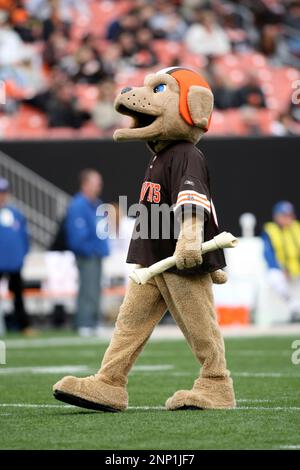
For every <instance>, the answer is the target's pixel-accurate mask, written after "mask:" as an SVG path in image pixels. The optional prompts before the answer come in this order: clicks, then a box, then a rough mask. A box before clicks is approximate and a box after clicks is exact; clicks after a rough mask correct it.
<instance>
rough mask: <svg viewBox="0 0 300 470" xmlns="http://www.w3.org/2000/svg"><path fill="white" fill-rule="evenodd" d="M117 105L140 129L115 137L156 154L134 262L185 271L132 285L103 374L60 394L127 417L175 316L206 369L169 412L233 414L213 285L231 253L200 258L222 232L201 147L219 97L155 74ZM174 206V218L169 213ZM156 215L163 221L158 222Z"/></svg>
mask: <svg viewBox="0 0 300 470" xmlns="http://www.w3.org/2000/svg"><path fill="white" fill-rule="evenodd" d="M115 108H116V110H117V111H118V112H120V113H122V114H126V115H128V116H131V118H132V126H131V127H130V128H128V129H118V130H116V131H115V133H114V139H115V140H116V141H127V140H143V141H145V142H146V143H147V145H148V147H149V148H150V149H151V151H152V156H151V158H150V162H149V165H148V167H147V169H146V173H145V177H144V181H143V183H142V188H141V196H140V205H141V209H143V210H141V213H144V214H147V217H146V220H145V219H143V218H140V217H137V220H136V227H135V230H134V236H133V237H132V240H131V244H130V247H129V251H128V257H127V262H129V263H134V264H138V265H140V266H144V267H148V266H150V265H152V264H154V263H156V262H158V261H160V260H162V259H164V258H167V257H168V256H172V255H174V256H175V260H176V266H175V267H174V268H171V269H169V270H168V271H166V272H163V273H161V274H158V275H156V276H155V277H154V278H153V279H151V280H150V281H148V282H147V283H146V284H144V285H138V284H135V283H134V282H133V281H130V283H129V285H128V288H127V291H126V295H125V298H124V301H123V304H122V306H121V308H120V312H119V315H118V318H117V322H116V326H115V331H114V333H113V336H112V339H111V342H110V345H109V347H108V349H107V350H106V353H105V355H104V358H103V361H102V364H101V367H100V369H99V371H98V372H97V373H96V374H95V375H92V376H90V377H85V378H76V377H71V376H68V377H64V378H63V379H61V380H60V381H59V382H57V383H56V384H55V385H54V387H53V389H54V396H55V398H57V399H58V400H61V401H64V402H67V403H71V404H73V405H77V406H81V407H85V408H91V409H95V410H101V411H122V410H125V409H126V408H127V406H128V395H127V390H126V385H127V377H128V373H129V371H130V369H131V367H132V366H133V364H134V362H135V360H136V358H137V357H138V355H139V354H140V352H141V351H142V349H143V346H144V345H145V343H146V341H147V340H148V338H149V337H150V335H151V333H152V331H153V329H154V327H155V325H156V324H157V323H158V322H159V321H160V320H161V318H162V316H163V315H164V313H165V312H166V311H167V310H169V311H170V312H171V314H172V316H173V318H174V319H175V321H176V323H177V324H178V326H179V328H180V329H181V330H182V332H183V334H184V336H185V338H186V339H187V341H188V343H189V345H190V347H191V349H192V351H193V353H194V355H195V357H196V359H197V360H198V361H199V363H200V364H201V365H202V368H201V371H200V375H199V377H198V378H196V380H195V382H194V385H193V387H192V389H191V390H179V391H177V392H175V393H174V395H173V396H171V397H170V398H168V399H167V401H166V408H167V409H168V410H178V409H228V408H234V407H235V397H234V390H233V384H232V379H231V377H230V373H229V371H228V370H227V368H226V360H225V351H224V342H223V338H222V336H221V333H220V329H219V326H218V322H217V319H216V313H215V309H214V303H213V294H212V282H216V283H223V282H225V281H226V275H225V273H224V271H222V268H223V267H224V266H225V259H224V254H223V251H222V250H220V249H219V250H216V251H213V252H210V253H206V254H203V256H202V253H201V246H202V242H203V241H207V240H210V239H211V238H213V237H214V236H216V235H217V234H218V233H219V229H218V222H217V217H216V212H215V209H214V205H213V201H212V198H211V190H210V184H209V175H208V169H207V166H206V162H205V159H204V156H203V154H202V153H201V152H200V151H199V150H198V149H197V148H196V146H195V144H197V143H198V141H199V140H200V139H201V137H202V135H203V134H204V133H205V132H206V131H207V130H208V129H209V124H210V119H211V113H212V109H213V95H212V92H211V90H210V87H209V85H208V84H207V83H206V81H205V80H204V79H203V78H202V77H201V76H200V75H199V74H198V73H196V72H194V71H192V70H189V69H186V68H184V67H177V68H170V69H163V70H160V71H159V72H157V73H155V74H150V75H147V76H146V78H145V81H144V85H143V86H141V87H135V88H131V87H126V88H124V89H123V90H122V91H121V93H120V94H119V95H118V96H117V98H116V100H115ZM168 206H169V208H170V211H169V212H167V213H166V212H164V211H162V208H163V207H164V208H165V207H168ZM155 211H156V212H159V211H161V212H162V213H163V214H164V215H163V217H164V218H163V219H161V218H158V219H157V218H156V219H155V220H154V218H153V213H155ZM143 223H145V226H146V227H147V229H146V230H143V227H142V225H143ZM157 224H158V225H157ZM166 226H168V227H169V231H168V235H167V236H166V235H165V233H164V228H165V227H166ZM178 227H179V229H178V231H179V236H177V235H178V233H177V232H176V228H178ZM153 233H156V234H157V233H158V234H159V236H155V237H154V236H153ZM137 234H139V236H137ZM170 347H171V346H170Z"/></svg>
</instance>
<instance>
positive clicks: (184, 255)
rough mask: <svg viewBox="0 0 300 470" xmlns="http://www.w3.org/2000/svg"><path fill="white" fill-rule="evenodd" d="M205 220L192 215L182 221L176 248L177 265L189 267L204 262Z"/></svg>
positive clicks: (181, 267)
mask: <svg viewBox="0 0 300 470" xmlns="http://www.w3.org/2000/svg"><path fill="white" fill-rule="evenodd" d="M202 233H203V221H202V220H201V219H200V218H199V217H196V216H195V215H190V216H188V217H186V218H185V220H184V221H183V222H182V225H181V230H180V234H179V237H178V240H177V244H176V249H175V253H174V255H175V260H176V267H177V268H178V269H189V268H193V267H195V266H197V265H199V264H202V248H201V245H202V241H203V240H202Z"/></svg>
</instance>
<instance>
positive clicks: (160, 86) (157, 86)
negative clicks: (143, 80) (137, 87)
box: [153, 83, 167, 93]
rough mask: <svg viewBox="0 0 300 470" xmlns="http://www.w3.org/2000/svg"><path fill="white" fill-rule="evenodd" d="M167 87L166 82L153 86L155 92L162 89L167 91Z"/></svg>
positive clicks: (159, 91)
mask: <svg viewBox="0 0 300 470" xmlns="http://www.w3.org/2000/svg"><path fill="white" fill-rule="evenodd" d="M166 88H167V85H165V84H164V83H160V84H159V85H156V87H154V88H153V91H154V93H161V92H162V91H165V89H166Z"/></svg>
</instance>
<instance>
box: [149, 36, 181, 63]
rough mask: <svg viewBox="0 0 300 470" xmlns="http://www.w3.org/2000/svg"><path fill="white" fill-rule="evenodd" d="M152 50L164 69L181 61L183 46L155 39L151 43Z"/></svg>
mask: <svg viewBox="0 0 300 470" xmlns="http://www.w3.org/2000/svg"><path fill="white" fill-rule="evenodd" d="M152 45H153V49H154V51H155V52H156V54H157V57H158V60H159V62H160V63H161V64H162V65H163V66H164V67H169V66H171V65H173V64H174V61H176V62H177V61H178V60H181V54H182V52H183V50H184V49H183V46H182V44H181V43H179V42H175V41H167V40H165V39H157V40H155V41H153V44H152Z"/></svg>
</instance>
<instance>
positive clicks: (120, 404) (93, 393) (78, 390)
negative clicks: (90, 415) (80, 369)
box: [53, 375, 128, 412]
mask: <svg viewBox="0 0 300 470" xmlns="http://www.w3.org/2000/svg"><path fill="white" fill-rule="evenodd" d="M53 395H54V397H55V398H56V399H57V400H60V401H63V402H65V403H69V404H70V405H74V406H79V407H80V408H88V409H91V410H97V411H110V412H117V411H123V410H125V409H126V408H127V406H128V395H127V392H126V390H125V389H124V388H123V387H115V386H113V385H109V384H107V383H105V382H103V381H102V380H101V379H100V378H99V377H97V376H95V375H91V376H90V377H85V378H77V377H72V376H67V377H64V378H63V379H61V380H59V381H58V382H57V383H56V384H55V385H54V386H53Z"/></svg>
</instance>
